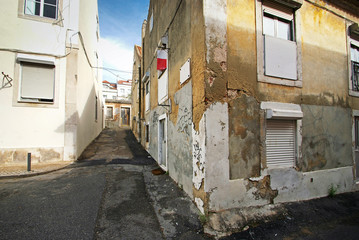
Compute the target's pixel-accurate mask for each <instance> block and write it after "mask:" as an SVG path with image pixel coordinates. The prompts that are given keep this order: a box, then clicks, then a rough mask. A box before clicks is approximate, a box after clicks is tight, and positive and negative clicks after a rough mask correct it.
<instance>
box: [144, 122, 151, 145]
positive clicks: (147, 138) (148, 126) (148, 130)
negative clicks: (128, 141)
mask: <svg viewBox="0 0 359 240" xmlns="http://www.w3.org/2000/svg"><path fill="white" fill-rule="evenodd" d="M145 138H146V143H148V142H149V141H150V125H148V124H146V129H145Z"/></svg>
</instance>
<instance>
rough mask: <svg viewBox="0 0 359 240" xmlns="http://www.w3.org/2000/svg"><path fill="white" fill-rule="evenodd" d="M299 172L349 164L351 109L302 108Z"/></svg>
mask: <svg viewBox="0 0 359 240" xmlns="http://www.w3.org/2000/svg"><path fill="white" fill-rule="evenodd" d="M302 109H303V115H304V117H303V125H302V135H303V141H302V155H303V157H302V161H299V162H298V167H299V169H300V170H301V171H305V172H308V171H315V170H323V169H331V168H338V167H346V166H351V165H353V162H352V145H351V141H352V140H351V139H352V136H351V127H352V120H351V110H350V109H345V108H340V107H327V106H313V105H302Z"/></svg>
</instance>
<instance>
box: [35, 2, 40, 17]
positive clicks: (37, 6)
mask: <svg viewBox="0 0 359 240" xmlns="http://www.w3.org/2000/svg"><path fill="white" fill-rule="evenodd" d="M35 15H36V16H40V3H35Z"/></svg>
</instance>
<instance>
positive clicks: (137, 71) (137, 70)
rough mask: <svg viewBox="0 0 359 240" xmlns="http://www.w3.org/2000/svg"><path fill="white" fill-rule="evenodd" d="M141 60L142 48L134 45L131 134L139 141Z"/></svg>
mask: <svg viewBox="0 0 359 240" xmlns="http://www.w3.org/2000/svg"><path fill="white" fill-rule="evenodd" d="M141 58H142V48H141V47H140V46H137V45H135V46H134V49H133V69H132V86H131V99H132V103H131V108H132V113H133V114H132V120H131V121H132V125H131V128H132V132H133V133H134V135H135V136H136V138H137V139H138V140H139V136H140V134H139V133H140V118H141V117H140V111H139V109H140V105H141V101H140V88H141V85H140V84H141V82H140V81H141Z"/></svg>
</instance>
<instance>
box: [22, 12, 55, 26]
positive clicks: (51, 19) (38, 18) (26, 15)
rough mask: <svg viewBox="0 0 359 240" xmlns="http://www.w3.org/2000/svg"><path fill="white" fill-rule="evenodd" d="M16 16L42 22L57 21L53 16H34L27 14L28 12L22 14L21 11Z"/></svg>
mask: <svg viewBox="0 0 359 240" xmlns="http://www.w3.org/2000/svg"><path fill="white" fill-rule="evenodd" d="M18 17H19V18H23V19H27V20H32V21H37V22H43V23H51V24H53V23H55V22H57V19H55V18H47V17H40V16H36V15H28V14H23V13H21V14H20V13H19V14H18Z"/></svg>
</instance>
